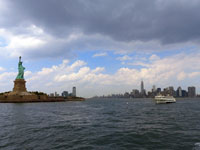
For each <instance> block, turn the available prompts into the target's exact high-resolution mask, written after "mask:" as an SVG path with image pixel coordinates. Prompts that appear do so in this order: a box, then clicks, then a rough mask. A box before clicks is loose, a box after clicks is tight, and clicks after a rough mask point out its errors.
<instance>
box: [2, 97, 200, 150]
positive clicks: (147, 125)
mask: <svg viewBox="0 0 200 150" xmlns="http://www.w3.org/2000/svg"><path fill="white" fill-rule="evenodd" d="M54 149H55V150H65V149H67V150H79V149H80V150H90V149H92V150H93V149H94V150H118V149H119V150H126V149H128V150H129V149H133V150H134V149H136V150H184V149H185V150H200V99H197V100H194V99H191V100H179V101H177V103H174V104H163V105H162V104H161V105H156V104H154V102H153V101H152V100H150V99H140V100H138V99H137V100H136V99H134V100H133V99H132V100H131V99H93V100H87V101H85V102H65V103H29V104H0V150H54Z"/></svg>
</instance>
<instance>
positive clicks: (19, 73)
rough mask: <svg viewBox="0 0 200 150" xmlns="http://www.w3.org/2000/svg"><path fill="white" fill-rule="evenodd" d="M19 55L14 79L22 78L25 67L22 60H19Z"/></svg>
mask: <svg viewBox="0 0 200 150" xmlns="http://www.w3.org/2000/svg"><path fill="white" fill-rule="evenodd" d="M21 58H22V57H21V56H20V57H19V63H18V75H17V77H16V79H24V70H25V68H24V67H23V65H22V61H21Z"/></svg>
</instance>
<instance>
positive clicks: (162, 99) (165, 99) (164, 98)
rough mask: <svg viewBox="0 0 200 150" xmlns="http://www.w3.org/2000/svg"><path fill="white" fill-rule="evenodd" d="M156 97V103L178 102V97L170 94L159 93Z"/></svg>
mask: <svg viewBox="0 0 200 150" xmlns="http://www.w3.org/2000/svg"><path fill="white" fill-rule="evenodd" d="M154 99H155V101H156V104H166V103H176V99H175V98H174V97H173V96H170V95H168V96H164V95H157V96H155V98H154Z"/></svg>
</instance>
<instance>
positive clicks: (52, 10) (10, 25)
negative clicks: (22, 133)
mask: <svg viewBox="0 0 200 150" xmlns="http://www.w3.org/2000/svg"><path fill="white" fill-rule="evenodd" d="M180 6H181V7H180ZM199 6H200V2H199V1H196V0H191V1H178V0H174V1H164V0H159V1H158V0H152V1H147V0H127V1H126V2H124V1H121V0H109V1H106V0H101V1H98V0H97V1H96V0H95V1H89V0H84V1H80V0H77V1H71V0H69V1H52V0H43V1H34V0H29V1H27V0H17V1H11V0H0V18H1V19H0V91H1V92H4V91H9V90H10V89H12V87H13V80H14V78H15V76H16V75H17V66H16V62H17V61H18V57H19V56H22V57H23V61H24V62H23V64H24V66H25V68H26V70H25V80H27V88H28V89H30V90H34V89H38V90H39V91H43V92H45V93H53V92H55V91H57V92H58V93H62V91H71V87H73V86H76V87H77V89H78V90H77V95H79V96H83V97H92V96H94V95H102V94H104V95H108V94H110V93H120V92H122V93H124V92H126V91H129V90H130V89H137V88H138V87H140V81H141V80H143V81H144V82H145V89H146V90H147V91H149V90H150V89H151V88H152V86H153V85H156V86H157V87H161V88H164V87H167V86H170V85H173V86H174V87H176V88H178V87H179V86H181V87H182V88H183V89H187V87H188V86H195V87H196V89H197V93H200V78H199V77H200V66H199V65H198V64H200V59H199V58H200V44H199V43H200V42H199V41H200V32H199V25H200V21H199V14H200V9H199ZM49 87H51V88H49Z"/></svg>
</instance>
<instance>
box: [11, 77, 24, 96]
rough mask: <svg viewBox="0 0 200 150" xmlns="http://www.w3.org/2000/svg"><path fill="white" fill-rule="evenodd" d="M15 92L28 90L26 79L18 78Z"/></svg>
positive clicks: (15, 83)
mask: <svg viewBox="0 0 200 150" xmlns="http://www.w3.org/2000/svg"><path fill="white" fill-rule="evenodd" d="M13 92H15V93H20V92H27V91H26V81H25V80H24V79H16V80H15V81H14V88H13Z"/></svg>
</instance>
